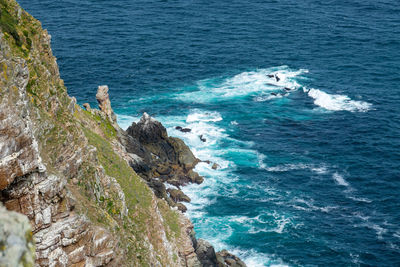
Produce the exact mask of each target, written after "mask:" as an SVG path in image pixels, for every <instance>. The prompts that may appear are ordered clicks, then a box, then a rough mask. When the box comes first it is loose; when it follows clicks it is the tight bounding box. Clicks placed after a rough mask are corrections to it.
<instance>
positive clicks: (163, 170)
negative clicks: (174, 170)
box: [157, 165, 171, 175]
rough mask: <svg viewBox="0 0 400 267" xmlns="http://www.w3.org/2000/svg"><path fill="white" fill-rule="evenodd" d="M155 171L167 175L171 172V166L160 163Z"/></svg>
mask: <svg viewBox="0 0 400 267" xmlns="http://www.w3.org/2000/svg"><path fill="white" fill-rule="evenodd" d="M157 172H158V173H159V174H161V175H168V174H170V173H171V168H170V167H169V166H165V165H160V166H158V167H157Z"/></svg>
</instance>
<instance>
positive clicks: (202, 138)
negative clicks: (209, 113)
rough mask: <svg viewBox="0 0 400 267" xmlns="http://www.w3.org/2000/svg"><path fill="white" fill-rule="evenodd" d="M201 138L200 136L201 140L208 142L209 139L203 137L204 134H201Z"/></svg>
mask: <svg viewBox="0 0 400 267" xmlns="http://www.w3.org/2000/svg"><path fill="white" fill-rule="evenodd" d="M199 138H200V140H201V141H202V142H207V139H205V138H204V137H203V135H202V134H201V135H200V136H199Z"/></svg>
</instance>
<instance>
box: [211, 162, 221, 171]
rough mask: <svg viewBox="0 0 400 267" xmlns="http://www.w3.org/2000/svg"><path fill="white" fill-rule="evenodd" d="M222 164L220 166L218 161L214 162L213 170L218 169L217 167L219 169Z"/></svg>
mask: <svg viewBox="0 0 400 267" xmlns="http://www.w3.org/2000/svg"><path fill="white" fill-rule="evenodd" d="M220 167H221V166H219V165H218V164H217V163H214V164H213V165H212V167H211V168H212V169H213V170H216V169H218V168H220Z"/></svg>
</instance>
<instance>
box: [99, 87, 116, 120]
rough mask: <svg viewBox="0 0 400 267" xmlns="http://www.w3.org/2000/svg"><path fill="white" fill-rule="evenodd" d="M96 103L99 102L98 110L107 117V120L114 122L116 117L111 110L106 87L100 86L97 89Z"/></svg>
mask: <svg viewBox="0 0 400 267" xmlns="http://www.w3.org/2000/svg"><path fill="white" fill-rule="evenodd" d="M96 99H97V102H99V108H100V110H101V111H102V112H103V113H104V114H105V115H106V116H107V118H108V119H109V120H110V121H112V122H116V121H117V117H116V116H115V114H114V111H113V110H112V108H111V102H110V97H109V95H108V86H107V85H101V86H99V87H98V89H97V94H96Z"/></svg>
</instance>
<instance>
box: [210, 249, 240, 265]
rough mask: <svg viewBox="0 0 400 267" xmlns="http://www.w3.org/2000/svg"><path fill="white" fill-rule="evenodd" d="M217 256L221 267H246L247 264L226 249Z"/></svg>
mask: <svg viewBox="0 0 400 267" xmlns="http://www.w3.org/2000/svg"><path fill="white" fill-rule="evenodd" d="M216 256H217V261H218V265H219V266H230V267H246V264H245V263H244V262H243V261H242V260H240V259H239V258H238V257H237V256H235V255H233V254H231V253H229V252H228V251H227V250H225V249H224V250H221V251H220V252H217V253H216Z"/></svg>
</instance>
